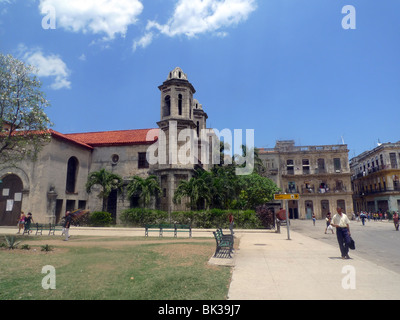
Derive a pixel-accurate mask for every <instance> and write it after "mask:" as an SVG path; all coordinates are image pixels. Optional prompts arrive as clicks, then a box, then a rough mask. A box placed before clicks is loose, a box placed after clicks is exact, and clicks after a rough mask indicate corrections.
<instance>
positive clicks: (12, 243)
mask: <svg viewBox="0 0 400 320" xmlns="http://www.w3.org/2000/svg"><path fill="white" fill-rule="evenodd" d="M4 238H5V240H6V243H7V245H6V247H7V248H8V249H9V250H14V249H16V248H17V247H18V245H19V244H20V243H21V241H17V238H16V237H14V236H10V237H8V236H5V237H4Z"/></svg>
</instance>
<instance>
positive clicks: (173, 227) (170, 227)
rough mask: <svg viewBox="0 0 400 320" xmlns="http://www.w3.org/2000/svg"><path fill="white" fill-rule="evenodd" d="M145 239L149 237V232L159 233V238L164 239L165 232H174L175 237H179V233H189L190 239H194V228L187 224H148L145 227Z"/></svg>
mask: <svg viewBox="0 0 400 320" xmlns="http://www.w3.org/2000/svg"><path fill="white" fill-rule="evenodd" d="M144 227H145V237H148V236H149V232H151V231H157V232H159V236H160V237H162V236H163V234H164V232H173V233H174V237H175V238H177V237H178V232H189V238H191V237H192V226H191V225H186V224H176V223H174V224H156V225H150V224H146V225H145V226H144Z"/></svg>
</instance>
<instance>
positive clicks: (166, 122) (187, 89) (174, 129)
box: [155, 67, 206, 212]
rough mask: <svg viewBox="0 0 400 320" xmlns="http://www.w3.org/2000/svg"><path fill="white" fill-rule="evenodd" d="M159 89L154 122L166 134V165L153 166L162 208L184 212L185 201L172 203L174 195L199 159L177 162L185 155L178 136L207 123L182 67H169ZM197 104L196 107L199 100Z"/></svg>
mask: <svg viewBox="0 0 400 320" xmlns="http://www.w3.org/2000/svg"><path fill="white" fill-rule="evenodd" d="M158 88H159V90H160V92H161V103H160V121H159V122H157V125H158V127H159V128H160V133H161V131H162V132H163V136H164V137H165V143H164V145H165V146H163V147H162V148H165V149H166V150H165V149H164V150H162V151H163V152H165V155H166V157H167V159H166V163H165V164H159V165H158V166H157V168H155V172H156V174H157V175H158V176H159V177H160V182H161V190H162V194H161V203H160V204H161V210H163V211H168V212H173V211H186V210H187V206H186V203H185V202H184V201H182V204H174V203H173V197H174V193H175V190H176V188H177V187H178V185H179V183H180V181H182V180H186V181H187V180H190V179H191V178H192V177H193V175H194V173H195V168H196V166H197V164H196V161H197V162H198V161H199V159H198V155H196V156H195V159H194V160H195V161H194V163H188V162H186V163H183V162H182V161H180V159H182V158H185V156H186V153H187V150H186V149H185V144H186V143H187V141H178V137H179V133H180V132H181V131H182V130H184V129H191V132H192V134H194V135H196V134H198V132H199V130H201V129H202V128H203V127H205V125H206V124H205V121H204V120H205V118H206V117H204V115H203V114H202V115H201V116H200V114H199V111H200V109H198V110H196V111H195V103H194V102H195V101H196V102H197V100H195V99H194V98H193V96H194V94H195V93H196V90H195V88H194V87H193V85H192V84H191V83H190V82H189V80H188V77H187V75H186V74H185V73H184V72H183V71H182V69H181V68H179V67H177V68H175V69H174V70H172V71H171V72H170V73H169V74H168V77H167V80H166V81H164V83H163V84H162V85H160V86H159V87H158ZM197 106H198V107H199V103H198V102H197ZM200 113H201V112H200ZM204 114H205V113H204ZM193 141H194V140H193ZM195 148H198V145H195ZM192 149H193V148H192ZM159 150H161V147H160V149H159ZM191 152H193V150H191ZM189 153H190V152H189ZM180 156H183V157H180Z"/></svg>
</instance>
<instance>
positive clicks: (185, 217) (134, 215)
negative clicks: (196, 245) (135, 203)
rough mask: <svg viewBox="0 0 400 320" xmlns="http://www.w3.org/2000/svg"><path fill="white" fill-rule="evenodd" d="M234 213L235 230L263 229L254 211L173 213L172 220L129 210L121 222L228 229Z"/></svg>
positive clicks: (152, 212)
mask: <svg viewBox="0 0 400 320" xmlns="http://www.w3.org/2000/svg"><path fill="white" fill-rule="evenodd" d="M230 213H232V214H233V216H234V221H235V228H240V229H260V228H263V226H262V223H261V221H260V219H259V218H258V216H257V214H256V213H255V211H253V210H245V211H239V210H220V209H211V210H201V211H188V212H172V213H171V220H169V216H168V213H167V212H165V211H159V210H150V209H129V210H125V211H124V212H123V213H122V214H121V217H120V219H121V222H122V223H123V224H124V225H127V226H134V227H143V226H144V225H145V224H160V223H178V224H191V225H192V228H200V229H203V228H204V229H209V228H224V229H225V228H228V227H229V219H228V215H229V214H230Z"/></svg>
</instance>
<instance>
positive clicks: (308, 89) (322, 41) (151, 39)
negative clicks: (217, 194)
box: [0, 0, 400, 158]
mask: <svg viewBox="0 0 400 320" xmlns="http://www.w3.org/2000/svg"><path fill="white" fill-rule="evenodd" d="M345 5H352V6H353V7H354V8H355V10H356V29H344V28H343V26H342V20H343V18H345V17H346V14H343V13H342V8H343V7H344V6H345ZM49 10H54V13H55V22H56V26H55V29H44V28H43V26H42V22H43V20H44V22H48V23H50V22H52V21H53V20H52V19H48V18H52V17H53V15H48V14H49V13H52V12H53V11H49ZM399 16H400V2H399V1H398V0H382V1H379V2H376V1H371V0H362V1H361V0H360V1H359V0H348V1H341V0H324V1H321V0H302V1H297V0H203V1H201V0H152V1H149V0H84V1H83V0H68V1H67V0H0V51H1V52H2V53H5V54H8V53H10V54H13V55H14V56H16V57H19V58H20V59H21V60H24V61H26V62H27V63H30V64H34V65H36V66H38V68H39V77H40V79H41V81H42V82H43V88H42V89H43V91H44V92H45V93H46V96H47V99H48V100H50V102H51V108H50V109H48V110H47V113H48V115H49V117H50V119H51V120H52V122H54V124H55V125H54V129H55V130H57V131H60V132H62V133H76V132H91V131H107V130H126V129H143V128H154V127H156V122H157V121H158V120H159V115H160V111H159V110H160V92H159V90H158V86H159V85H161V84H162V82H163V81H165V80H166V78H167V76H168V73H169V71H171V70H173V69H174V68H175V67H177V66H179V67H181V68H182V69H183V71H184V72H185V73H186V74H187V75H188V78H189V81H190V82H191V83H192V84H193V85H194V87H195V88H196V90H197V93H196V95H195V97H196V98H197V99H198V100H199V101H200V103H202V104H203V107H204V109H205V111H206V112H207V113H208V116H209V121H208V127H212V128H216V129H218V130H222V129H225V128H229V129H232V130H233V129H243V130H245V129H254V130H255V145H256V146H258V147H274V145H275V141H276V140H285V139H293V140H295V141H296V144H297V145H329V144H340V143H342V141H343V140H344V142H345V143H346V144H348V146H349V149H350V153H349V157H350V158H351V157H353V156H356V155H358V154H360V153H362V152H364V151H366V150H369V149H372V148H374V147H375V146H376V145H377V142H378V141H380V142H396V141H399V140H400V130H399V127H400V112H399V110H400V109H399V101H400V90H399V88H400V63H399V61H400V58H399V57H400V37H399V35H400V19H399ZM342 139H343V140H342Z"/></svg>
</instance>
